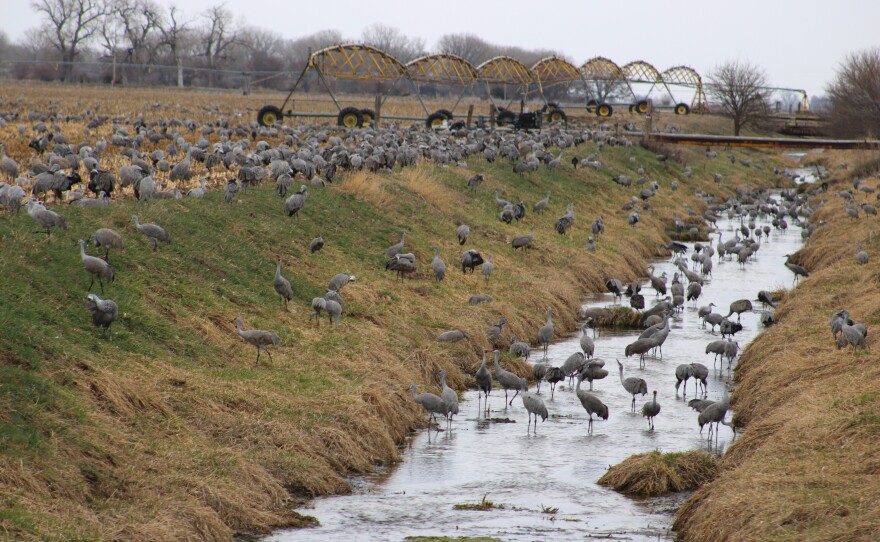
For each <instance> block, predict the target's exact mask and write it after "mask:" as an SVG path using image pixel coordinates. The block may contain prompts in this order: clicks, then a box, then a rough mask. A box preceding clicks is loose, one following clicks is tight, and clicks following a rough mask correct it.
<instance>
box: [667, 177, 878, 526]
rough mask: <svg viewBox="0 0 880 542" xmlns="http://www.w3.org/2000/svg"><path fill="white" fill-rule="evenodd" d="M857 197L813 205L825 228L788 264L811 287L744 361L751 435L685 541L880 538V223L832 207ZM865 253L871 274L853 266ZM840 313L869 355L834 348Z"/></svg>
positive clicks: (689, 506) (742, 409)
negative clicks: (861, 329) (860, 331)
mask: <svg viewBox="0 0 880 542" xmlns="http://www.w3.org/2000/svg"><path fill="white" fill-rule="evenodd" d="M867 183H868V184H870V185H871V186H875V185H876V184H877V179H868V180H867ZM851 187H852V184H851V183H850V182H849V181H848V179H847V180H846V182H844V181H843V180H838V181H837V182H834V183H832V185H831V186H830V188H829V189H828V192H827V193H825V194H821V195H818V196H816V197H814V198H813V200H812V206H813V207H814V208H815V209H817V211H816V212H815V213H814V214H813V216H812V217H811V219H810V221H811V222H812V223H813V224H816V225H818V228H817V229H816V231H815V232H814V233H813V234H812V236H811V237H810V238H809V240H808V243H807V244H806V246H805V247H804V248H803V249H802V250H801V251H799V252H798V253H797V254H796V255H795V256H794V259H793V261H796V262H797V263H799V264H801V265H803V266H805V267H806V268H807V269H809V271H810V276H809V278H807V279H803V280H801V281H800V284H799V285H798V286H797V288H795V289H793V290H789V292H788V293H787V295H785V297H784V299H783V301H782V303H781V304H780V305H779V308H778V310H777V312H776V315H777V317H778V324H776V325H774V326H773V327H771V328H769V329H767V330H766V331H765V332H764V333H762V334H761V335H760V336H759V337H758V338H757V339H756V340H755V341H754V342H753V343H752V344H751V345H750V346H749V347H748V348H747V349H746V350H745V352H744V353H743V355H742V358H741V359H740V362H739V365H738V366H737V368H736V371H735V382H736V391H735V392H734V394H733V396H732V401H731V408H732V409H733V410H734V411H735V412H736V417H735V421H736V423H737V424H738V425H742V426H745V428H746V430H745V433H744V434H743V435H742V437H741V438H738V439H737V442H736V443H735V444H733V445H732V446H731V447H730V448H729V449H728V452H727V453H726V454H725V456H724V457H723V459H722V462H721V466H720V475H719V476H718V478H717V479H716V480H715V481H713V482H712V483H710V484H708V485H706V486H705V487H703V488H701V489H700V490H698V491H697V492H696V493H695V494H694V495H693V496H692V497H691V498H690V499H689V500H688V501H687V502H686V503H685V504H684V505H683V506H682V508H681V510H680V511H679V514H678V517H677V520H676V523H675V528H676V530H677V531H678V532H679V533H680V534H681V535H682V537H683V539H684V540H686V541H706V542H709V541H713V542H714V541H720V540H731V541H733V540H792V541H795V540H797V541H826V540H865V541H867V540H877V539H878V538H880V508H878V507H877V504H876V503H877V502H878V500H880V483H878V474H880V452H878V447H877V445H876V443H877V438H878V437H880V364H878V363H877V362H878V356H877V354H876V351H875V349H876V339H874V338H872V337H876V331H875V330H876V329H877V327H876V326H877V323H878V319H880V312H878V306H880V294H878V293H877V292H878V289H877V285H878V278H880V273H878V269H880V268H878V261H880V258H878V256H880V243H878V238H877V236H876V229H877V219H876V217H875V216H872V215H865V214H863V213H860V217H859V218H858V219H854V218H851V217H850V216H848V215H847V214H846V213H845V211H844V201H843V199H841V198H840V197H837V196H836V194H837V192H838V191H840V190H844V189H846V188H851ZM855 197H856V199H857V202H866V201H867V200H866V194H862V193H859V192H858V191H856V195H855ZM870 203H873V202H870ZM822 222H824V224H822V225H819V224H820V223H822ZM859 243H861V245H862V246H863V247H864V248H865V250H866V251H867V252H868V253H869V255H870V258H871V259H870V260H869V263H868V264H867V265H858V264H857V263H856V258H855V255H856V250H857V246H858V244H859ZM792 279H793V275H790V276H789V277H788V278H787V280H786V283H785V286H786V287H787V288H791V287H792ZM840 309H847V310H849V312H850V315H851V318H852V319H853V320H855V321H857V322H862V323H864V324H865V325H867V327H868V337H867V349H866V350H860V351H856V352H852V351H851V350H838V349H837V348H836V347H835V344H834V340H833V339H832V334H831V330H830V327H829V320H830V317H831V315H832V313H834V312H835V311H838V310H840Z"/></svg>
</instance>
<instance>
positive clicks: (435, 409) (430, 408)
mask: <svg viewBox="0 0 880 542" xmlns="http://www.w3.org/2000/svg"><path fill="white" fill-rule="evenodd" d="M409 389H410V390H412V395H413V399H415V400H416V403H418V404H420V405H422V408H424V409H425V411H426V412H427V413H428V414H429V416H430V420H431V421H432V422H433V421H435V420H434V415H435V414H444V415H445V413H446V412H445V410H446V404H445V403H444V402H443V399H441V398H440V396H439V395H436V394H433V393H428V392H422V393H418V392H417V391H416V385H415V384H410V385H409ZM437 430H438V431H439V428H438V429H437Z"/></svg>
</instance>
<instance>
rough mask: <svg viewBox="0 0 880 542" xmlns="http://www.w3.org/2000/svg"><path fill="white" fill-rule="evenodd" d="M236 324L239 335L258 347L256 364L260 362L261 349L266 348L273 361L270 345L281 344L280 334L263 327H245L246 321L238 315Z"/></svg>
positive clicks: (270, 360) (270, 359)
mask: <svg viewBox="0 0 880 542" xmlns="http://www.w3.org/2000/svg"><path fill="white" fill-rule="evenodd" d="M232 322H233V323H234V324H235V331H236V332H237V333H238V336H239V337H241V338H242V339H244V341H245V342H246V343H248V344H250V345H252V346H254V347H256V349H257V361H256V364H257V365H259V363H260V351H261V350H265V351H266V354H267V355H268V356H269V362H270V363H272V362H273V360H272V353H271V352H269V347H270V346H273V345H274V346H279V345H280V344H281V337H279V336H278V334H277V333H274V332H272V331H264V330H262V329H248V330H245V329H243V326H244V323H243V322H242V321H241V318H240V317H236V318H235V319H234V320H233V321H232Z"/></svg>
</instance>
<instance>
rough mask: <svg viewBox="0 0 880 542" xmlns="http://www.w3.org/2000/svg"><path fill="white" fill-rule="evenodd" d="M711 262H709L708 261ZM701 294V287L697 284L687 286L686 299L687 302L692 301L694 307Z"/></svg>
mask: <svg viewBox="0 0 880 542" xmlns="http://www.w3.org/2000/svg"><path fill="white" fill-rule="evenodd" d="M709 261H711V260H709ZM702 293H703V287H702V286H700V283H699V282H691V283H690V284H688V285H687V295H686V299H687V300H688V301H693V302H694V305H696V304H697V298H698V297H700V295H702Z"/></svg>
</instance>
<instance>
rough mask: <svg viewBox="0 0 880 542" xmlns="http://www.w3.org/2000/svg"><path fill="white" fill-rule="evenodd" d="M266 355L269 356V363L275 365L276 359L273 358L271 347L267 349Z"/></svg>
mask: <svg viewBox="0 0 880 542" xmlns="http://www.w3.org/2000/svg"><path fill="white" fill-rule="evenodd" d="M266 355H268V356H269V363H270V364H272V365H274V364H275V360H274V359H272V352H269V349H268V348H267V349H266Z"/></svg>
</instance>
